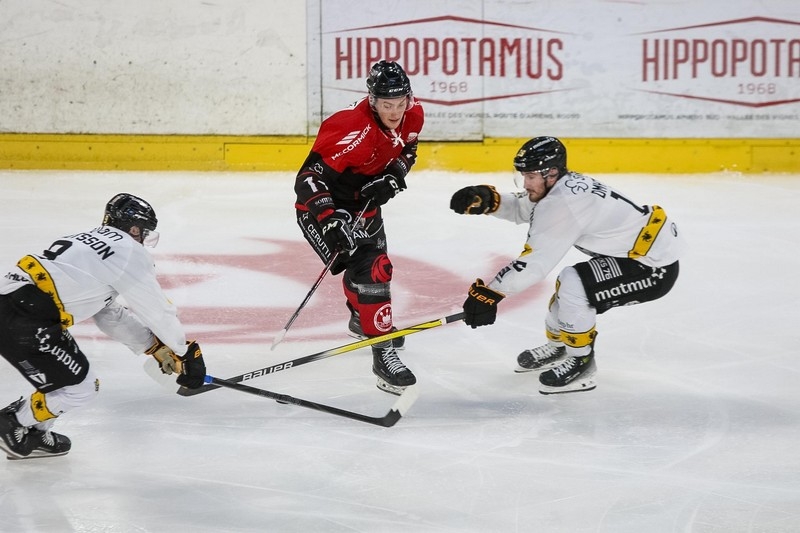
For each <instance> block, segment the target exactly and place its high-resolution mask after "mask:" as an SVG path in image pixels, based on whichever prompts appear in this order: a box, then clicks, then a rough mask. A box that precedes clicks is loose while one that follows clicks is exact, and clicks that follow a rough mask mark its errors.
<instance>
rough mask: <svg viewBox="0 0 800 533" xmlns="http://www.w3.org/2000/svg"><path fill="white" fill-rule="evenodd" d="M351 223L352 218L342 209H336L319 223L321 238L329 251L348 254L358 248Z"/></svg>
mask: <svg viewBox="0 0 800 533" xmlns="http://www.w3.org/2000/svg"><path fill="white" fill-rule="evenodd" d="M352 221H353V217H351V216H350V213H348V212H347V211H345V210H344V209H337V210H336V211H334V212H333V214H332V215H330V216H328V217H327V218H325V219H323V220H322V221H320V226H322V238H323V239H325V244H327V245H328V247H329V248H330V249H331V250H333V251H337V250H338V251H343V252H348V253H349V252H352V251H354V250H355V249H356V248H358V243H357V242H356V239H355V237H354V236H353V228H352V226H351V225H350V224H351V223H352Z"/></svg>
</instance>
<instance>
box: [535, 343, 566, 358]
mask: <svg viewBox="0 0 800 533" xmlns="http://www.w3.org/2000/svg"><path fill="white" fill-rule="evenodd" d="M558 348H559V347H558V346H552V345H550V344H546V345H545V346H539V347H538V348H534V349H532V350H531V354H532V355H533V359H534V361H537V362H540V361H545V360H547V359H551V358H553V357H555V356H556V355H558Z"/></svg>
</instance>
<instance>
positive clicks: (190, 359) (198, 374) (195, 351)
mask: <svg viewBox="0 0 800 533" xmlns="http://www.w3.org/2000/svg"><path fill="white" fill-rule="evenodd" d="M187 344H188V346H187V347H186V355H184V356H183V357H182V358H181V359H182V360H183V365H181V366H182V367H183V368H182V369H181V375H180V376H178V379H177V380H175V381H176V382H177V383H178V385H181V386H183V387H187V388H189V389H199V388H200V387H202V386H203V383H205V379H206V363H205V361H203V352H202V350H200V346H199V345H198V344H197V341H191V342H188V343H187Z"/></svg>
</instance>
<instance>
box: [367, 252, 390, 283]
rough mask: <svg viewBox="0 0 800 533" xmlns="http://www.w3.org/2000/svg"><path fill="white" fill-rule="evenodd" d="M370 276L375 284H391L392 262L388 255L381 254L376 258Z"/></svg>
mask: <svg viewBox="0 0 800 533" xmlns="http://www.w3.org/2000/svg"><path fill="white" fill-rule="evenodd" d="M370 275H371V277H372V281H373V282H374V283H389V282H390V281H391V280H392V262H391V260H390V259H389V256H388V255H386V254H381V255H379V256H378V257H376V258H375V261H373V262H372V272H371V274H370Z"/></svg>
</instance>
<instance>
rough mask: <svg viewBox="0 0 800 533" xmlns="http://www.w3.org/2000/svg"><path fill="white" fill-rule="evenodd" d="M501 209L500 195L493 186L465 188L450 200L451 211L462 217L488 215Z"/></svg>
mask: <svg viewBox="0 0 800 533" xmlns="http://www.w3.org/2000/svg"><path fill="white" fill-rule="evenodd" d="M498 207H500V194H498V192H497V190H496V189H495V188H494V187H492V186H491V185H471V186H469V187H464V188H463V189H460V190H458V191H456V192H455V194H453V197H452V198H450V209H452V210H453V211H455V212H456V213H458V214H461V215H488V214H489V213H494V212H495V211H497V208H498Z"/></svg>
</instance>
